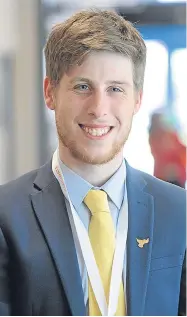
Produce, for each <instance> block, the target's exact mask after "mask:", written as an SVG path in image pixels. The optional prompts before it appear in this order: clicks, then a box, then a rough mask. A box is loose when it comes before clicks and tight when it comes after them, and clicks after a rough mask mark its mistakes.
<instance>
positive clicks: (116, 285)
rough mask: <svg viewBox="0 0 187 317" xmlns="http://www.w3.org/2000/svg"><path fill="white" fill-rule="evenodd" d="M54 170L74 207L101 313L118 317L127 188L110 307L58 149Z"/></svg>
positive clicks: (73, 216) (72, 216)
mask: <svg viewBox="0 0 187 317" xmlns="http://www.w3.org/2000/svg"><path fill="white" fill-rule="evenodd" d="M52 170H53V173H54V175H55V177H56V178H57V180H58V182H59V184H60V186H61V189H62V192H63V194H64V196H65V197H66V199H67V200H68V202H69V204H70V208H71V214H69V218H70V222H71V225H72V224H73V227H74V228H75V231H76V234H77V237H78V240H79V243H80V248H81V251H82V256H83V258H84V262H85V265H86V268H87V272H88V276H89V280H90V283H91V285H92V289H93V292H94V294H95V298H96V301H97V303H98V306H99V309H100V311H101V314H102V316H114V315H115V312H116V310H117V305H118V297H119V289H120V284H121V281H122V271H123V261H124V254H125V247H126V241H127V230H128V203H127V190H126V188H125V197H124V201H123V206H122V210H121V212H120V215H119V220H118V227H117V235H116V248H115V253H114V260H113V267H112V275H111V284H110V294H109V304H108V307H107V302H106V297H105V293H104V289H103V285H102V281H101V278H100V274H99V270H98V267H97V264H96V261H95V258H94V254H93V251H92V247H91V244H90V240H89V236H88V233H87V231H86V229H85V227H84V225H83V223H82V221H81V220H80V218H79V216H78V214H77V212H76V211H75V209H74V207H73V204H72V202H71V200H70V197H69V194H68V191H67V188H66V185H65V181H64V177H63V174H62V171H61V168H60V164H59V157H58V150H56V151H55V153H54V155H53V160H52ZM72 186H73V185H72ZM124 300H125V298H124Z"/></svg>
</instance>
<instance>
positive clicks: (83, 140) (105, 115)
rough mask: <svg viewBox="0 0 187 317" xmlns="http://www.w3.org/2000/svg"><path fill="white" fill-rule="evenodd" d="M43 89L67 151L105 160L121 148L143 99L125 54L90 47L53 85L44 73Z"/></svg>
mask: <svg viewBox="0 0 187 317" xmlns="http://www.w3.org/2000/svg"><path fill="white" fill-rule="evenodd" d="M44 89H45V101H46V104H47V106H48V107H49V108H50V109H53V110H55V118H56V126H57V131H58V137H59V141H60V143H61V145H63V146H65V147H66V150H68V152H69V154H70V155H71V156H73V157H74V158H76V159H78V160H79V161H82V162H84V163H89V164H104V163H107V162H109V161H110V160H112V159H113V158H114V157H115V156H116V155H120V153H123V146H124V144H125V142H126V140H127V138H128V135H129V132H130V129H131V124H132V119H133V115H134V114H135V113H136V112H137V111H138V109H139V107H140V102H141V93H137V92H135V89H134V84H133V69H132V63H131V61H130V60H129V59H127V58H126V57H124V56H122V55H120V54H117V53H112V52H93V53H91V54H89V55H88V57H87V58H86V59H85V60H84V62H83V63H82V65H80V66H75V67H73V68H72V69H71V70H70V71H69V72H68V73H66V74H64V75H63V77H62V78H61V80H60V83H59V85H58V86H57V88H56V89H55V91H53V90H52V88H51V85H50V81H49V79H48V78H46V79H45V82H44Z"/></svg>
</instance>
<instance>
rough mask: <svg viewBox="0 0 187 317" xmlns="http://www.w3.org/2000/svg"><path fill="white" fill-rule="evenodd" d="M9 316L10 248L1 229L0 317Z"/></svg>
mask: <svg viewBox="0 0 187 317" xmlns="http://www.w3.org/2000/svg"><path fill="white" fill-rule="evenodd" d="M9 315H10V303H9V287H8V248H7V244H6V241H5V238H4V236H3V232H2V230H1V228H0V316H9Z"/></svg>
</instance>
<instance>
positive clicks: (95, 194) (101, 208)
mask: <svg viewBox="0 0 187 317" xmlns="http://www.w3.org/2000/svg"><path fill="white" fill-rule="evenodd" d="M84 203H85V204H86V206H87V207H88V208H89V209H90V211H91V213H92V215H93V214H94V213H97V212H110V211H109V206H108V200H107V194H106V193H105V192H104V191H103V190H95V189H91V190H90V191H89V192H88V194H87V195H86V197H85V198H84Z"/></svg>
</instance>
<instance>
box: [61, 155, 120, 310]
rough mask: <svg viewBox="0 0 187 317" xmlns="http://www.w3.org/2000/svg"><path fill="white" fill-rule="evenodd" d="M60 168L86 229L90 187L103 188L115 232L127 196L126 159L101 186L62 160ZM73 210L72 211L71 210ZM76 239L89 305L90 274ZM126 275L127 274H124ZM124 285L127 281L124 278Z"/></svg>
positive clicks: (75, 237) (88, 218)
mask: <svg viewBox="0 0 187 317" xmlns="http://www.w3.org/2000/svg"><path fill="white" fill-rule="evenodd" d="M60 168H61V170H62V173H63V176H64V179H65V184H66V187H67V190H68V193H69V197H70V199H71V202H72V204H73V206H74V208H75V210H76V212H77V213H78V215H79V217H80V219H81V221H82V223H83V224H84V226H85V228H86V230H87V231H88V227H89V223H90V219H91V213H90V210H89V209H88V208H87V206H86V205H85V204H84V201H83V200H84V198H85V196H86V195H87V193H88V192H89V190H90V189H92V188H94V189H103V190H104V191H105V192H106V193H107V195H108V203H109V208H110V212H111V216H112V219H113V223H114V229H115V232H116V230H117V225H118V218H119V213H120V210H121V207H122V203H123V199H124V196H125V181H126V180H125V175H126V173H125V169H126V166H125V161H123V163H122V164H121V166H120V168H119V169H118V170H117V171H116V173H115V174H114V175H113V176H112V177H111V178H110V179H109V180H108V181H107V182H106V183H105V184H104V185H103V186H101V187H94V186H92V185H91V184H90V183H88V182H87V181H86V180H84V179H83V178H82V177H80V176H79V175H78V174H76V173H75V172H73V171H72V170H71V169H69V168H68V167H67V166H66V165H65V164H64V163H63V162H62V161H60ZM66 207H67V208H68V211H70V206H69V204H68V202H67V201H66ZM70 212H71V211H70ZM73 236H74V241H75V248H76V252H77V258H78V263H79V269H80V276H81V279H82V288H83V293H84V302H85V305H87V301H88V276H87V270H86V266H85V263H84V259H83V257H82V253H81V250H80V246H79V243H78V241H77V239H78V238H77V235H75V234H73ZM124 270H125V271H126V260H125V259H124ZM123 276H124V277H125V276H126V274H123ZM124 285H126V282H125V280H124Z"/></svg>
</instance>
